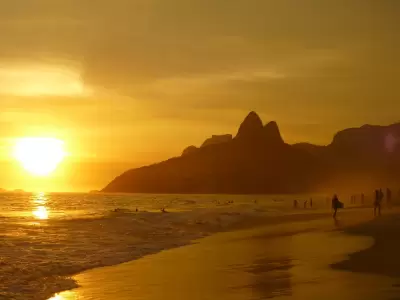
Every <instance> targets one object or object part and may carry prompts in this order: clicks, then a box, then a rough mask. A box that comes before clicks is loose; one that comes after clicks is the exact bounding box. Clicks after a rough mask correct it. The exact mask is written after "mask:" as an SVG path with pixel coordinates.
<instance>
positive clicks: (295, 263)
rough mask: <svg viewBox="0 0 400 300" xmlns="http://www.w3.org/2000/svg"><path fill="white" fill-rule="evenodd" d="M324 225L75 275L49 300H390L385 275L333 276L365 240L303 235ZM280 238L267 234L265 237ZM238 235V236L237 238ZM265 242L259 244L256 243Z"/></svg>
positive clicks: (219, 240)
mask: <svg viewBox="0 0 400 300" xmlns="http://www.w3.org/2000/svg"><path fill="white" fill-rule="evenodd" d="M330 221H331V220H329V222H328V221H327V222H326V223H325V224H323V223H322V222H320V221H318V222H317V221H316V222H309V223H307V224H303V223H302V224H297V225H296V224H291V225H290V226H292V228H293V227H294V228H296V231H293V229H291V230H289V231H282V230H283V229H284V228H274V227H270V228H268V229H256V230H253V231H243V232H235V233H224V234H217V235H215V236H212V237H209V238H206V239H204V240H202V241H200V242H199V243H198V244H194V245H190V246H186V247H181V248H176V249H171V250H167V251H163V252H161V253H158V254H156V255H152V256H147V257H144V258H142V259H139V260H137V261H133V262H129V263H126V264H122V265H119V266H113V267H107V268H102V269H97V270H92V271H87V272H85V273H82V274H79V275H77V276H76V277H75V279H76V280H77V281H78V284H79V285H80V286H81V288H78V289H76V290H73V291H69V292H65V293H60V294H59V295H58V297H61V298H53V299H52V300H76V299H79V300H94V299H97V300H103V299H104V300H106V299H107V300H108V299H132V300H135V299H137V300H138V299H146V300H156V299H193V300H203V299H229V300H236V299H238V300H239V299H240V300H242V299H254V300H257V299H268V298H274V299H281V300H283V299H285V300H286V299H287V300H289V299H290V300H296V299H299V300H300V299H302V300H303V299H325V300H328V299H332V300H333V299H335V300H337V299H341V300H350V299H367V300H370V299H374V300H375V299H377V300H378V299H379V300H382V299H392V298H391V297H392V296H393V295H394V293H395V292H397V293H398V290H397V291H395V290H394V288H393V286H394V284H393V280H392V279H390V278H387V277H382V276H375V275H366V274H358V273H357V274H356V273H350V272H343V271H338V270H333V269H331V268H330V267H329V266H330V264H332V263H335V262H338V261H341V260H343V259H344V258H346V256H347V254H348V253H351V252H355V251H359V250H362V249H365V248H368V247H369V246H371V245H372V243H373V240H372V239H370V238H368V237H349V236H347V235H345V234H342V233H339V232H325V231H322V230H314V231H308V232H306V231H305V227H308V228H310V223H313V224H314V225H312V226H314V227H313V228H316V227H320V226H322V227H323V226H325V227H326V226H328V225H327V224H328V223H329V224H330V226H331V229H333V228H334V227H333V226H332V223H331V222H330ZM277 231H278V232H281V233H282V234H281V235H279V234H273V235H271V232H275V233H276V232H277ZM238 235H240V237H238ZM263 236H264V237H265V238H260V237H263Z"/></svg>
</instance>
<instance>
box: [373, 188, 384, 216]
mask: <svg viewBox="0 0 400 300" xmlns="http://www.w3.org/2000/svg"><path fill="white" fill-rule="evenodd" d="M382 198H383V197H382V190H376V191H375V201H374V216H375V217H376V211H377V210H378V215H379V216H380V215H381V201H382Z"/></svg>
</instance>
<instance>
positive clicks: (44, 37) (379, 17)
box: [0, 0, 400, 190]
mask: <svg viewBox="0 0 400 300" xmlns="http://www.w3.org/2000/svg"><path fill="white" fill-rule="evenodd" d="M399 15H400V1H397V0H379V1H375V0H335V1H321V0H230V1H222V0H221V1H215V0H214V1H208V0H168V1H165V0H114V1H108V0H96V1H88V0H13V1H3V3H2V4H1V5H0V36H1V41H2V43H1V47H0V166H2V168H1V169H2V170H3V171H4V172H2V173H1V174H0V187H4V188H19V187H21V188H24V187H27V188H30V187H31V185H36V184H37V183H36V182H35V183H32V184H31V185H29V186H28V184H27V182H28V181H29V180H28V178H27V176H24V175H23V174H21V170H20V169H19V167H18V166H16V163H15V162H14V161H12V159H11V158H10V150H9V149H10V144H11V143H12V141H13V140H14V139H15V138H17V137H25V136H51V137H55V138H59V139H62V140H64V141H65V143H66V147H67V148H68V150H69V153H70V156H69V157H68V158H67V159H66V161H64V163H63V165H62V166H60V169H59V170H58V171H57V174H58V173H59V174H58V175H57V174H55V175H54V176H53V177H52V178H51V184H50V183H49V182H47V183H46V184H47V185H51V188H52V189H53V190H86V189H96V188H101V187H102V186H103V185H105V184H106V183H107V181H109V180H110V179H112V178H113V177H114V176H115V175H117V174H118V173H119V172H121V171H122V170H124V169H126V168H127V167H131V166H140V165H142V164H147V163H151V162H155V161H159V160H162V159H165V158H169V157H171V156H175V155H179V154H180V152H181V151H182V150H183V148H185V147H186V146H187V145H191V144H194V145H199V144H201V143H202V141H203V140H205V139H206V138H207V137H208V136H210V135H212V134H222V133H235V132H236V130H237V127H238V125H239V123H240V122H241V120H242V119H243V118H244V117H245V115H246V114H247V113H248V112H249V111H250V110H256V111H257V112H259V113H260V115H261V116H262V117H263V119H264V121H269V120H276V121H277V122H278V124H279V125H280V128H281V131H282V134H283V136H284V137H285V140H286V141H288V142H290V143H293V142H299V141H309V142H313V143H319V144H327V143H329V142H330V140H331V139H332V136H333V134H334V132H336V131H337V130H339V129H342V128H345V127H349V126H359V125H362V124H364V123H373V124H388V123H393V122H396V121H399V119H400V113H399V112H400V101H399V96H400V91H399V88H398V82H400V81H399V80H400V60H399V57H398V55H399V54H398V53H400V39H399V38H398V33H399V32H400V21H399V18H398V16H399ZM56 175H57V176H56ZM21 176H22V177H23V178H22V177H21ZM48 180H50V179H48ZM29 182H30V181H29Z"/></svg>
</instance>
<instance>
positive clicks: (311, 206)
mask: <svg viewBox="0 0 400 300" xmlns="http://www.w3.org/2000/svg"><path fill="white" fill-rule="evenodd" d="M310 208H312V198H310Z"/></svg>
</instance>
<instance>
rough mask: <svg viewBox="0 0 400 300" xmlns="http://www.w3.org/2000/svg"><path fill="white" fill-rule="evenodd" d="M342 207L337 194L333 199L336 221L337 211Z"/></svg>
mask: <svg viewBox="0 0 400 300" xmlns="http://www.w3.org/2000/svg"><path fill="white" fill-rule="evenodd" d="M339 207H340V201H339V198H338V196H337V195H336V194H335V195H333V198H332V209H333V218H334V219H336V214H337V210H338V208H339Z"/></svg>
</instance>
